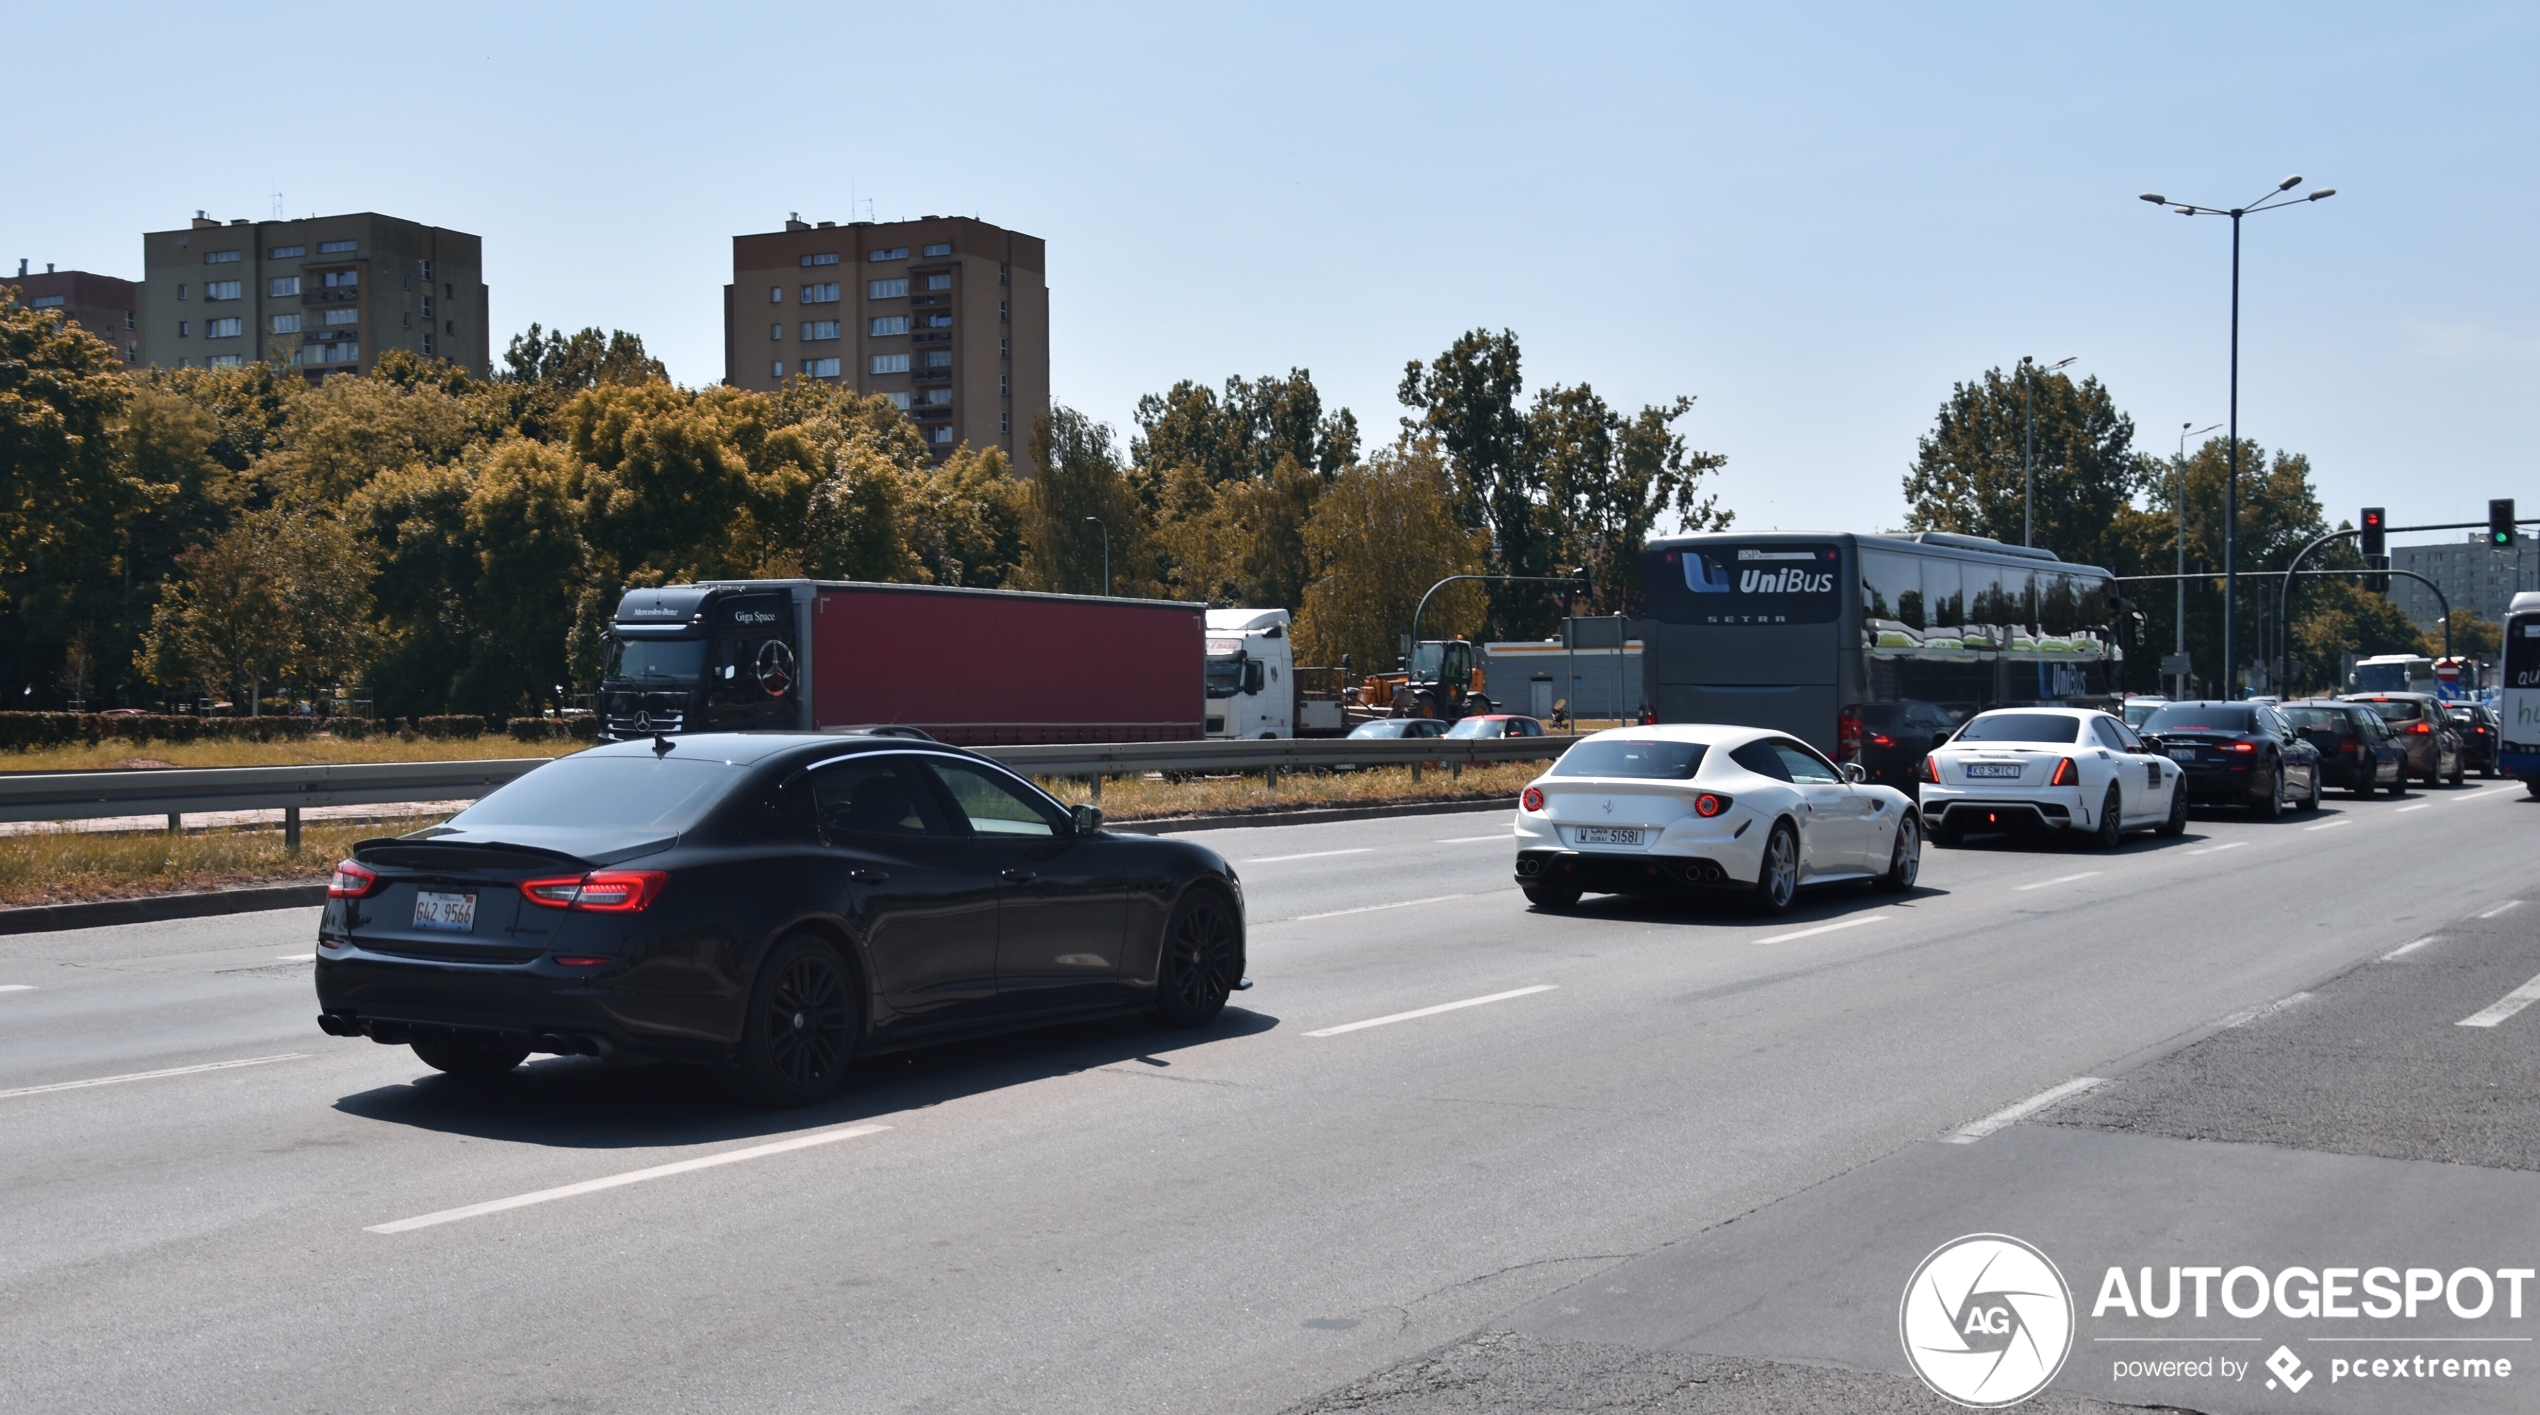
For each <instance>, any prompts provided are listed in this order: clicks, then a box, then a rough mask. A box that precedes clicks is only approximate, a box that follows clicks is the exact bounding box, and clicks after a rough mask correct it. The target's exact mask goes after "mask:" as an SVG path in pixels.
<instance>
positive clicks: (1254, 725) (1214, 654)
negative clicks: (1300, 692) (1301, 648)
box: [1205, 609, 1296, 739]
mask: <svg viewBox="0 0 2540 1415" xmlns="http://www.w3.org/2000/svg"><path fill="white" fill-rule="evenodd" d="M1207 632H1208V703H1207V709H1206V717H1205V721H1206V724H1207V725H1206V731H1207V735H1209V736H1211V737H1239V738H1245V739H1254V738H1261V737H1294V736H1295V735H1296V721H1295V714H1296V651H1295V649H1294V647H1293V645H1294V642H1295V641H1294V640H1293V639H1291V638H1290V637H1289V634H1288V612H1287V611H1286V610H1284V609H1212V610H1210V611H1208V630H1207Z"/></svg>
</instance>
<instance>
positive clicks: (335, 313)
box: [326, 310, 362, 324]
mask: <svg viewBox="0 0 2540 1415" xmlns="http://www.w3.org/2000/svg"><path fill="white" fill-rule="evenodd" d="M326 322H327V323H328V324H359V323H361V322H362V312H361V311H360V310H328V311H327V312H326Z"/></svg>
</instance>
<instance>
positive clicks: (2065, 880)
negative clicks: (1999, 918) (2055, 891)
mask: <svg viewBox="0 0 2540 1415" xmlns="http://www.w3.org/2000/svg"><path fill="white" fill-rule="evenodd" d="M2103 873H2105V871H2101V870H2084V871H2082V872H2081V873H2080V874H2077V875H2057V876H2056V877H2055V878H2053V879H2042V880H2039V881H2038V882H2037V883H2035V884H2020V885H2013V886H2012V887H2011V892H2012V893H2014V894H2020V893H2026V892H2027V891H2029V890H2032V889H2044V888H2045V887H2047V886H2048V885H2050V884H2070V883H2072V882H2073V881H2074V880H2077V879H2094V878H2096V877H2098V876H2099V875H2101V874H2103Z"/></svg>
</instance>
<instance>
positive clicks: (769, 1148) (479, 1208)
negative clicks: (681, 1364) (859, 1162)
mask: <svg viewBox="0 0 2540 1415" xmlns="http://www.w3.org/2000/svg"><path fill="white" fill-rule="evenodd" d="M890 1128H891V1127H890V1126H888V1125H850V1126H847V1127H846V1128H845V1129H843V1130H822V1131H818V1132H816V1133H814V1134H810V1135H796V1136H795V1137H793V1138H792V1139H790V1140H777V1141H773V1142H771V1143H769V1144H765V1145H752V1146H750V1147H749V1148H748V1149H745V1150H726V1151H725V1152H723V1153H722V1154H719V1155H700V1156H698V1157H697V1158H695V1159H692V1160H676V1161H673V1162H672V1163H670V1164H657V1165H654V1166H653V1167H652V1168H650V1169H630V1170H628V1171H627V1172H626V1173H624V1174H612V1175H609V1176H607V1177H606V1178H604V1179H585V1180H583V1181H582V1182H581V1183H579V1184H559V1185H557V1186H556V1187H555V1188H553V1189H540V1190H538V1191H536V1192H535V1193H530V1194H515V1195H513V1196H512V1197H510V1198H508V1199H489V1200H487V1201H486V1202H484V1203H482V1204H469V1205H467V1206H466V1207H464V1208H456V1209H443V1210H442V1211H441V1212H439V1213H437V1214H425V1215H423V1216H422V1217H420V1218H401V1219H399V1220H397V1221H396V1222H395V1223H375V1224H372V1225H371V1226H370V1227H368V1228H365V1229H363V1230H362V1232H364V1233H412V1232H413V1231H414V1230H416V1229H418V1228H431V1227H433V1226H434V1225H436V1224H444V1223H457V1222H458V1221H459V1220H461V1219H469V1218H480V1217H482V1216H484V1215H486V1214H499V1213H502V1212H504V1211H505V1210H507V1209H523V1208H527V1207H529V1206H530V1205H531V1204H543V1203H546V1202H548V1201H549V1200H551V1199H570V1198H573V1197H575V1196H576V1195H580V1194H596V1193H598V1192H599V1191H601V1190H603V1189H617V1188H622V1187H624V1186H626V1185H629V1184H641V1183H643V1182H644V1181H645V1180H647V1179H666V1178H668V1177H670V1176H671V1175H674V1174H690V1173H693V1172H695V1171H697V1170H700V1169H712V1168H714V1167H715V1166H717V1165H725V1164H739V1163H740V1162H741V1161H743V1160H754V1159H761V1158H764V1157H765V1156H768V1155H781V1154H784V1153H785V1152H787V1151H788V1150H807V1149H810V1148H811V1147H812V1146H814V1145H829V1144H835V1143H837V1142H838V1141H840V1140H852V1139H854V1138H856V1137H857V1136H859V1135H874V1134H879V1133H881V1132H882V1131H885V1130H888V1129H890Z"/></svg>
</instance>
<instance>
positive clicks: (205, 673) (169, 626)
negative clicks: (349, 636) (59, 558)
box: [146, 519, 293, 701]
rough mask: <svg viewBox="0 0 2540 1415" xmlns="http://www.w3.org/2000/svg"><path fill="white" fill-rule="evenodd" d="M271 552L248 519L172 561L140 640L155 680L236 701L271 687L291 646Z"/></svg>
mask: <svg viewBox="0 0 2540 1415" xmlns="http://www.w3.org/2000/svg"><path fill="white" fill-rule="evenodd" d="M273 551H274V546H273V537H272V535H271V534H270V527H269V526H268V525H267V524H265V523H264V522H262V521H259V520H256V519H248V520H243V521H242V522H241V523H240V524H238V525H234V526H232V527H230V528H229V529H228V530H226V531H223V532H221V533H220V534H219V535H217V536H214V537H213V538H212V539H211V540H210V541H209V542H207V543H206V544H204V545H201V546H198V547H196V548H195V549H193V550H189V551H187V552H185V553H184V554H183V555H181V556H179V557H177V564H178V567H179V569H180V570H181V571H182V572H183V578H182V579H180V580H179V581H177V582H176V583H174V584H171V585H169V586H167V587H166V588H165V589H164V590H163V591H162V592H161V594H160V597H159V606H158V610H157V612H156V613H155V614H154V615H153V616H152V618H151V623H150V633H149V637H148V640H147V642H146V653H147V655H148V662H149V671H150V676H151V677H152V678H153V679H154V680H155V681H157V682H159V683H161V684H163V685H165V686H168V687H171V688H182V687H187V686H195V687H199V688H200V689H202V691H203V692H204V693H206V694H207V695H226V696H230V697H232V698H234V699H237V700H240V701H248V700H251V699H252V697H253V695H255V694H257V693H258V692H260V691H261V690H260V688H259V687H258V685H259V684H269V683H272V682H273V681H275V679H276V677H277V676H278V675H279V674H280V673H281V672H282V671H283V670H284V668H285V667H286V666H287V665H288V664H289V663H290V660H291V657H292V647H293V646H292V633H291V616H290V614H289V611H288V610H287V609H286V607H285V605H284V603H283V598H282V588H281V585H280V584H279V582H278V581H277V578H276V576H275V573H274V570H275V566H274V554H273Z"/></svg>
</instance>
